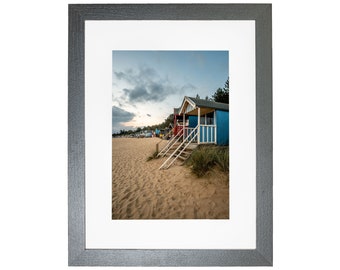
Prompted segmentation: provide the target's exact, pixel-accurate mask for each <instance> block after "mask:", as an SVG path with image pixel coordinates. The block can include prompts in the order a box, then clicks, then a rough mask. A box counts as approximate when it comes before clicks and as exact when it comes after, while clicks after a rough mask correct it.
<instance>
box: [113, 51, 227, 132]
mask: <svg viewBox="0 0 340 270" xmlns="http://www.w3.org/2000/svg"><path fill="white" fill-rule="evenodd" d="M228 63H229V53H228V51H113V52H112V132H113V133H115V132H119V130H121V129H125V130H129V129H135V128H137V127H144V126H148V125H154V124H160V123H162V122H163V121H164V119H165V118H167V117H168V115H169V114H171V113H173V108H178V107H179V106H180V105H181V103H182V101H183V98H184V96H192V97H196V95H197V94H198V95H199V96H200V97H201V98H205V97H206V96H208V97H209V98H210V97H211V96H212V95H213V94H214V92H215V91H216V89H217V88H219V87H221V88H222V87H223V86H224V83H225V82H226V80H227V79H228V77H229V64H228Z"/></svg>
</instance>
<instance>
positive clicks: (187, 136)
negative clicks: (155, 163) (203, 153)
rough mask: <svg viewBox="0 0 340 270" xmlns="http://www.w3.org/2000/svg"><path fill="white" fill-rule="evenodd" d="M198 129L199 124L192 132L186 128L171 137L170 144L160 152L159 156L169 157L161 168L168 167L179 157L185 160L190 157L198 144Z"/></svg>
mask: <svg viewBox="0 0 340 270" xmlns="http://www.w3.org/2000/svg"><path fill="white" fill-rule="evenodd" d="M197 130H198V126H196V128H194V129H192V130H191V131H190V132H189V131H187V132H185V130H184V132H183V131H181V132H179V133H178V134H177V135H176V136H174V137H172V138H171V140H170V141H169V142H168V144H167V145H166V146H165V147H164V148H163V149H162V150H161V151H160V152H159V154H158V157H164V156H167V157H168V158H167V159H166V160H165V161H164V162H163V164H162V165H161V166H160V167H159V169H163V170H165V169H168V168H169V167H170V166H171V165H172V164H173V163H174V162H175V161H176V160H177V159H180V160H182V161H183V162H184V161H185V160H186V159H187V158H189V156H190V154H191V152H192V150H193V149H194V148H195V147H196V146H197V143H196V138H197Z"/></svg>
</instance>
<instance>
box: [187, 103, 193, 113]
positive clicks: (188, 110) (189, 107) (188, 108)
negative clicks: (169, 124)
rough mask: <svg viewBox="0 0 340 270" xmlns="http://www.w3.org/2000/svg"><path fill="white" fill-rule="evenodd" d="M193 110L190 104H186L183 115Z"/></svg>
mask: <svg viewBox="0 0 340 270" xmlns="http://www.w3.org/2000/svg"><path fill="white" fill-rule="evenodd" d="M193 109H194V107H193V106H191V104H189V103H188V105H187V107H186V109H185V113H187V112H191V111H192V110H193Z"/></svg>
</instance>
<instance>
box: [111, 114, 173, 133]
mask: <svg viewBox="0 0 340 270" xmlns="http://www.w3.org/2000/svg"><path fill="white" fill-rule="evenodd" d="M173 121H174V115H173V114H170V115H169V116H168V117H167V118H166V119H164V121H163V122H162V123H161V124H157V125H152V126H145V127H138V128H137V129H135V130H131V129H130V130H125V129H121V130H120V131H119V132H116V133H113V134H112V137H118V136H128V135H132V134H139V133H141V132H144V131H147V130H155V129H156V128H157V129H165V128H167V127H169V125H170V124H172V123H173Z"/></svg>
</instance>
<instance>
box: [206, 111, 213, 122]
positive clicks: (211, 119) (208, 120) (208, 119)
mask: <svg viewBox="0 0 340 270" xmlns="http://www.w3.org/2000/svg"><path fill="white" fill-rule="evenodd" d="M206 124H207V125H213V124H214V112H211V113H208V114H207V123H206Z"/></svg>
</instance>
